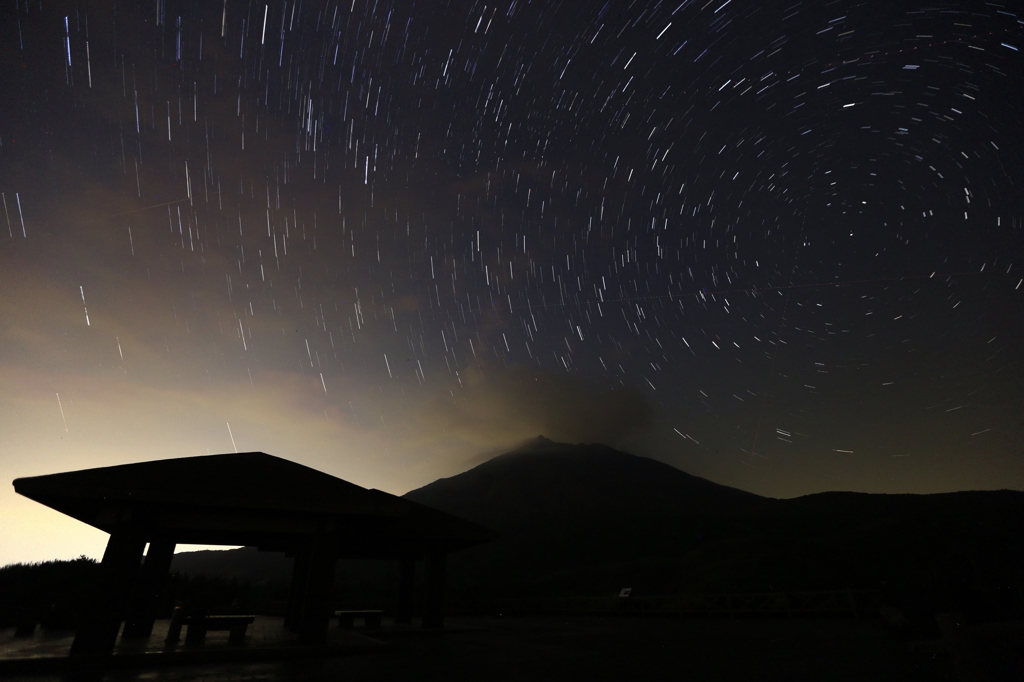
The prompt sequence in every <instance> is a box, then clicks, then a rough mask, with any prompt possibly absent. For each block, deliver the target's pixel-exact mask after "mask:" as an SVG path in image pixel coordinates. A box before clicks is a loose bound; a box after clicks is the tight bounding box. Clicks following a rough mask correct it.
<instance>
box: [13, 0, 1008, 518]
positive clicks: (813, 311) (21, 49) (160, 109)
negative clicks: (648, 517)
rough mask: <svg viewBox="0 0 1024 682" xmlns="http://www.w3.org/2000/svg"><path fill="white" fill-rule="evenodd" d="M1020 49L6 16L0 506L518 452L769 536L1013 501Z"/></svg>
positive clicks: (234, 2)
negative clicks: (616, 476) (152, 483)
mask: <svg viewBox="0 0 1024 682" xmlns="http://www.w3.org/2000/svg"><path fill="white" fill-rule="evenodd" d="M1018 14H1019V13H1018V12H1017V11H1016V10H1015V8H1014V6H1013V5H1011V4H999V3H985V4H984V5H979V4H977V3H966V2H944V3H939V4H937V5H936V4H931V5H925V4H920V3H917V2H898V3H887V2H874V1H869V2H846V1H839V2H831V3H807V2H803V3H801V2H790V1H786V2H761V3H752V2H744V1H741V0H729V1H725V2H719V1H718V0H714V1H713V2H710V3H706V4H704V3H700V2H690V1H683V2H678V1H675V0H674V1H673V2H670V3H665V2H656V1H647V2H645V1H641V0H636V1H633V2H626V1H622V2H607V3H604V4H601V3H589V2H550V3H544V2H527V1H525V0H512V1H511V2H507V1H506V2H502V3H499V4H497V5H494V4H484V3H482V2H468V1H461V0H451V1H450V2H430V3H426V2H423V3H411V2H409V3H407V2H383V1H364V0H355V1H352V0H345V1H344V2H326V3H312V2H306V1H292V0H288V1H281V0H275V1H274V2H241V1H240V0H227V1H226V2H221V3H197V2H171V1H168V0H159V1H158V2H156V3H142V4H134V3H128V4H127V5H121V4H118V5H117V6H116V7H115V6H110V5H108V4H107V3H85V4H82V3H79V4H71V3H36V2H27V1H25V0H16V2H15V3H14V4H13V6H11V5H8V6H7V7H6V8H5V9H4V10H3V17H4V18H3V20H2V21H0V50H2V59H3V70H2V75H0V88H2V91H3V93H4V97H3V103H2V104H0V141H2V147H0V191H2V193H3V197H2V198H3V204H4V206H3V208H4V212H5V213H4V220H5V222H4V223H0V232H3V233H4V234H3V237H4V239H3V240H2V241H0V286H2V289H3V292H4V295H3V297H2V299H3V300H2V303H0V339H2V341H0V372H2V386H3V388H2V389H0V404H2V405H3V408H2V411H3V416H2V417H0V420H2V423H3V429H4V433H6V434H10V435H9V437H8V441H7V444H6V445H5V448H4V449H5V455H4V456H5V458H6V459H5V462H6V463H7V465H8V466H7V468H8V470H10V471H11V473H12V474H16V475H28V474H34V473H47V472H49V471H51V470H59V469H61V468H72V467H73V465H75V464H79V465H80V466H81V467H86V466H96V465H98V464H105V463H119V462H123V461H126V460H140V459H154V458H157V457H160V456H175V455H182V456H183V455H193V454H202V453H205V452H218V451H230V449H231V448H234V449H238V450H265V451H269V452H272V453H273V454H277V455H282V456H286V457H290V458H293V459H297V460H299V461H304V462H307V463H310V464H311V465H314V466H318V467H320V468H324V469H327V470H330V471H331V472H332V473H335V474H338V475H341V476H343V477H345V478H348V479H350V480H353V481H355V482H357V483H360V484H363V485H367V486H376V487H380V488H384V489H387V490H390V491H392V492H404V490H406V489H409V488H411V487H415V486H417V485H422V484H424V483H426V482H429V481H430V480H433V479H434V478H437V477H438V476H445V475H451V474H453V473H456V472H458V471H460V470H463V469H465V468H467V467H468V466H471V465H472V463H473V462H475V461H479V459H480V458H481V457H486V456H487V454H488V453H494V452H498V451H500V450H501V449H503V448H505V447H507V446H509V445H512V444H514V443H515V442H517V441H519V440H522V439H524V438H527V437H530V436H535V435H537V434H538V433H543V434H544V435H545V436H548V437H550V438H553V439H556V440H567V441H573V442H583V441H588V442H589V441H602V442H606V443H609V444H612V445H617V446H620V447H624V448H626V449H629V450H630V451H633V452H636V453H639V454H645V455H648V456H653V457H656V458H658V459H662V460H663V461H666V462H669V463H671V464H674V465H676V466H679V467H680V468H683V469H685V470H687V471H690V472H692V473H695V474H698V475H702V476H706V477H709V478H712V479H713V480H716V481H719V482H722V483H726V484H729V485H735V486H738V487H743V488H746V489H750V490H754V491H755V492H759V493H762V494H769V495H779V496H788V495H795V494H802V493H806V492H812V491H817V490H824V489H835V488H840V489H856V490H866V491H885V492H898V491H912V492H926V491H935V490H953V489H962V488H997V487H1020V485H1021V483H1022V480H1024V479H1022V474H1021V471H1022V470H1021V442H1022V435H1024V433H1022V430H1021V419H1020V414H1021V412H1020V410H1021V405H1022V395H1021V391H1020V388H1019V387H1020V386H1021V377H1022V367H1021V363H1020V358H1021V356H1022V353H1021V351H1022V349H1021V332H1022V329H1021V326H1022V325H1021V319H1024V318H1022V316H1021V295H1022V289H1021V284H1020V279H1021V276H1022V275H1021V274H1020V260H1021V243H1022V241H1021V234H1020V232H1021V229H1020V227H1021V220H1022V207H1021V199H1020V191H1019V189H1018V187H1019V185H1020V184H1021V183H1022V182H1024V169H1022V167H1021V159H1022V158H1024V156H1022V151H1024V150H1022V148H1021V139H1020V135H1019V130H1020V126H1021V123H1022V113H1024V112H1022V106H1021V105H1022V100H1021V98H1020V92H1021V91H1022V86H1024V82H1022V80H1024V78H1022V75H1024V69H1022V62H1021V52H1020V50H1021V48H1022V47H1024V25H1022V21H1024V20H1022V18H1021V17H1020V16H1018ZM4 495H6V497H3V498H0V500H2V504H4V505H15V504H16V503H15V502H14V501H13V496H12V495H10V494H9V493H4ZM27 524H28V521H26V525H25V526H24V528H23V529H22V530H21V531H18V530H15V531H12V532H13V533H14V536H12V537H15V536H17V533H19V532H20V533H23V534H24V533H27V532H28V531H27V530H25V528H28V525H27ZM18 537H20V536H18Z"/></svg>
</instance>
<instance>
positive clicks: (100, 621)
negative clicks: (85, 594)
mask: <svg viewBox="0 0 1024 682" xmlns="http://www.w3.org/2000/svg"><path fill="white" fill-rule="evenodd" d="M145 546H146V542H145V540H143V539H142V538H141V537H140V536H139V535H137V534H135V533H133V532H131V531H130V530H115V531H114V532H113V533H111V534H110V539H109V540H108V541H107V548H106V550H105V551H104V552H103V561H102V562H100V571H99V584H97V585H96V588H95V589H94V590H93V591H92V594H91V595H90V599H89V601H90V602H91V603H90V604H89V607H88V609H87V611H86V614H85V618H84V619H83V621H82V623H81V625H80V626H79V628H78V631H77V632H76V633H75V640H74V642H72V643H71V651H70V653H69V654H68V655H69V656H70V657H71V658H74V659H78V660H80V661H84V660H89V659H101V658H105V657H107V656H109V655H110V654H111V653H112V652H113V650H114V642H116V641H117V631H118V630H120V629H121V617H122V616H123V615H124V610H125V606H126V605H127V602H128V599H129V597H130V596H131V589H132V584H133V583H134V582H135V577H136V575H137V574H138V571H139V563H140V561H141V560H142V550H143V548H144V547H145Z"/></svg>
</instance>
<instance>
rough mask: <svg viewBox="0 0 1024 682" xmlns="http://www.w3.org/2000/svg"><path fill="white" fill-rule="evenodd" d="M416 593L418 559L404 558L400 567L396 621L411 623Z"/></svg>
mask: <svg viewBox="0 0 1024 682" xmlns="http://www.w3.org/2000/svg"><path fill="white" fill-rule="evenodd" d="M415 595H416V560H415V559H402V560H401V561H400V562H399V567H398V611H397V612H396V613H395V622H396V623H411V622H412V609H413V600H414V598H415Z"/></svg>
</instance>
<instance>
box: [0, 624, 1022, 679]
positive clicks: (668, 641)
mask: <svg viewBox="0 0 1024 682" xmlns="http://www.w3.org/2000/svg"><path fill="white" fill-rule="evenodd" d="M386 625H387V623H385V628H384V629H383V630H381V631H380V632H378V633H371V635H373V638H374V639H379V640H380V641H382V642H383V643H384V645H383V646H368V647H366V648H365V651H364V652H363V653H355V654H352V655H346V656H339V657H333V658H311V659H299V660H289V661H280V662H261V663H232V664H219V665H186V666H173V667H160V668H149V669H145V670H141V669H139V670H115V671H110V672H108V673H106V674H105V675H104V676H103V678H102V679H103V680H105V681H107V682H114V681H118V682H120V681H124V682H129V681H131V682H135V681H140V682H141V681H143V680H146V681H154V682H157V681H164V680H166V681H172V680H173V681H176V682H177V681H182V682H184V681H185V680H196V681H200V680H201V681H203V682H229V681H230V682H235V681H239V682H241V681H251V682H256V681H268V682H269V681H271V680H274V681H277V680H296V681H299V680H336V679H338V680H340V679H344V680H373V681H374V682H378V681H380V680H398V679H416V680H423V679H429V680H433V679H436V680H453V681H454V680H566V679H586V680H630V679H646V680H662V679H672V680H679V679H688V680H732V679H736V680H740V679H742V680H943V679H951V680H956V679H983V680H984V679H987V680H1003V679H1005V680H1018V679H1024V670H1021V669H1017V668H1015V666H1019V662H1015V661H1013V660H1010V657H1008V656H1007V655H1005V654H1000V653H998V652H991V651H989V652H987V651H985V650H984V649H978V648H977V647H974V648H973V650H972V656H971V658H973V663H970V662H968V663H969V664H970V665H969V667H967V668H965V667H964V665H963V664H962V661H960V662H958V660H959V659H958V657H960V655H959V654H957V653H955V652H954V653H952V654H951V653H950V650H949V647H946V646H943V645H940V644H938V643H935V644H932V645H928V644H925V645H922V644H920V643H919V644H916V645H911V644H909V643H908V642H906V641H904V640H903V639H902V638H901V637H900V636H899V635H898V634H895V633H893V632H892V631H890V630H888V629H887V628H886V626H885V624H884V623H883V622H882V621H880V620H878V619H869V620H853V619H792V620H788V619H787V620H727V619H715V620H698V619H677V618H644V617H630V618H622V617H599V616H586V617H582V616H574V617H555V616H548V617H528V618H527V617H514V618H497V617H495V618H449V619H448V625H449V626H450V627H451V630H450V631H448V632H444V633H440V634H423V633H422V632H418V631H407V632H404V633H402V632H395V631H392V632H391V633H390V634H389V633H388V628H387V627H386ZM11 635H12V633H11V631H8V630H5V631H2V632H0V639H3V640H8V639H9V638H10V637H11ZM353 636H354V635H353ZM1003 648H1005V647H1003ZM4 679H5V680H12V681H14V680H17V681H19V682H22V681H24V682H27V681H29V680H32V681H34V682H50V681H54V682H56V681H57V680H65V679H68V678H66V677H64V676H63V675H61V674H55V673H51V674H39V675H18V676H7V675H5V676H4Z"/></svg>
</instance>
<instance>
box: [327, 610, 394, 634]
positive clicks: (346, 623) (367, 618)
mask: <svg viewBox="0 0 1024 682" xmlns="http://www.w3.org/2000/svg"><path fill="white" fill-rule="evenodd" d="M334 615H335V616H337V618H338V627H339V628H349V629H351V628H353V627H355V623H356V618H362V619H363V623H364V624H365V625H366V629H367V630H378V629H380V621H381V618H382V616H383V615H384V612H383V611H377V610H374V609H364V610H360V611H335V612H334Z"/></svg>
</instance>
